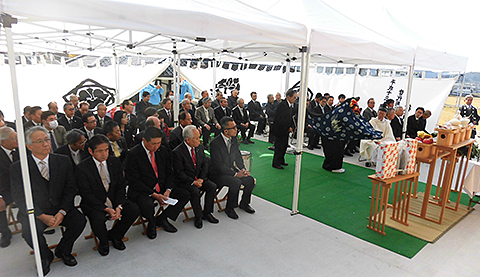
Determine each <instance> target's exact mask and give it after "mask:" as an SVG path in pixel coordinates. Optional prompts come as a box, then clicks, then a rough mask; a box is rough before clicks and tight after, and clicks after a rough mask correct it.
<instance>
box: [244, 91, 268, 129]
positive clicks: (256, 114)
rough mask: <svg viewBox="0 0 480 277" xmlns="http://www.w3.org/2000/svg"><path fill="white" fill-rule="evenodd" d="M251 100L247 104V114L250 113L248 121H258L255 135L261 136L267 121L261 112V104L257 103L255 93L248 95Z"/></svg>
mask: <svg viewBox="0 0 480 277" xmlns="http://www.w3.org/2000/svg"><path fill="white" fill-rule="evenodd" d="M250 96H251V97H252V100H251V101H250V102H248V108H247V109H248V112H249V113H250V119H251V120H253V121H258V126H257V132H256V133H255V134H257V135H261V134H263V130H265V125H266V124H267V119H266V118H265V113H264V112H263V108H262V104H260V102H258V101H257V93H256V92H252V93H250Z"/></svg>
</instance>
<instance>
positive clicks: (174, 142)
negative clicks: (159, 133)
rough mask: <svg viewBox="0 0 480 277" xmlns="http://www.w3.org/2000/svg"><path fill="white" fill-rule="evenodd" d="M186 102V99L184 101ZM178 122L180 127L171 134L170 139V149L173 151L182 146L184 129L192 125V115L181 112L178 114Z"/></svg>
mask: <svg viewBox="0 0 480 277" xmlns="http://www.w3.org/2000/svg"><path fill="white" fill-rule="evenodd" d="M183 100H184V101H185V100H186V99H183ZM178 122H179V123H180V125H178V126H177V127H176V128H175V129H173V131H172V132H171V133H170V139H169V141H168V145H169V146H170V149H171V150H173V149H175V148H176V147H177V146H178V145H180V144H181V143H182V142H183V141H184V139H183V129H184V128H185V126H188V125H192V118H191V117H190V114H189V113H187V112H185V111H181V112H180V113H179V114H178Z"/></svg>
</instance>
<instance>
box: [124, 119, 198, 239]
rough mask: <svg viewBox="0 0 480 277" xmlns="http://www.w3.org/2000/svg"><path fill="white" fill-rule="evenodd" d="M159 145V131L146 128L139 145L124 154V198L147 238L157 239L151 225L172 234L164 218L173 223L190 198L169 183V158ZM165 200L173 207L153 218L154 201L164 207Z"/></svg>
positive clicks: (185, 192)
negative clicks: (131, 205) (138, 217)
mask: <svg viewBox="0 0 480 277" xmlns="http://www.w3.org/2000/svg"><path fill="white" fill-rule="evenodd" d="M161 144H162V131H161V130H160V129H158V128H156V127H148V128H147V129H145V132H144V134H143V138H142V143H141V144H138V145H136V146H135V147H133V148H132V149H130V151H129V152H128V154H127V167H126V172H125V176H126V177H127V180H128V183H129V188H128V198H129V199H130V200H132V201H133V202H135V203H136V204H137V205H138V207H139V208H140V213H141V214H142V216H143V217H144V218H146V219H147V220H148V226H147V237H148V238H149V239H155V238H156V237H157V233H156V229H155V225H157V226H161V227H163V229H164V230H165V231H167V232H171V233H174V232H176V231H177V229H176V228H175V227H174V226H173V225H172V224H171V223H170V222H168V219H167V218H170V219H171V220H174V221H175V220H176V219H177V217H178V214H179V213H180V212H181V211H182V209H183V207H184V206H185V204H186V203H187V202H188V199H189V198H190V194H189V193H188V191H186V190H184V189H182V188H177V187H175V186H174V183H173V172H172V167H171V161H170V154H169V152H168V150H167V148H166V147H164V146H161ZM169 198H173V199H177V200H178V202H177V203H176V204H175V205H169V206H168V207H167V208H166V209H165V211H163V212H162V214H161V215H160V216H158V217H157V218H155V211H154V203H153V202H154V201H155V200H157V201H158V202H159V203H160V205H162V206H164V205H166V203H165V201H167V200H169Z"/></svg>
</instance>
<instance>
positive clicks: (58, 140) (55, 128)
mask: <svg viewBox="0 0 480 277" xmlns="http://www.w3.org/2000/svg"><path fill="white" fill-rule="evenodd" d="M42 125H43V127H45V129H47V131H48V136H49V137H50V143H51V145H52V153H53V152H54V151H55V150H56V149H57V148H58V147H60V146H63V145H65V144H67V138H66V135H67V131H66V130H65V127H63V126H61V125H58V121H57V117H56V116H55V114H54V113H53V112H52V111H45V112H43V113H42Z"/></svg>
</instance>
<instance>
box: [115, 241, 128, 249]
mask: <svg viewBox="0 0 480 277" xmlns="http://www.w3.org/2000/svg"><path fill="white" fill-rule="evenodd" d="M112 245H113V248H115V249H117V250H120V251H122V250H125V248H127V247H126V246H125V243H123V241H122V240H121V239H113V240H112Z"/></svg>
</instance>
